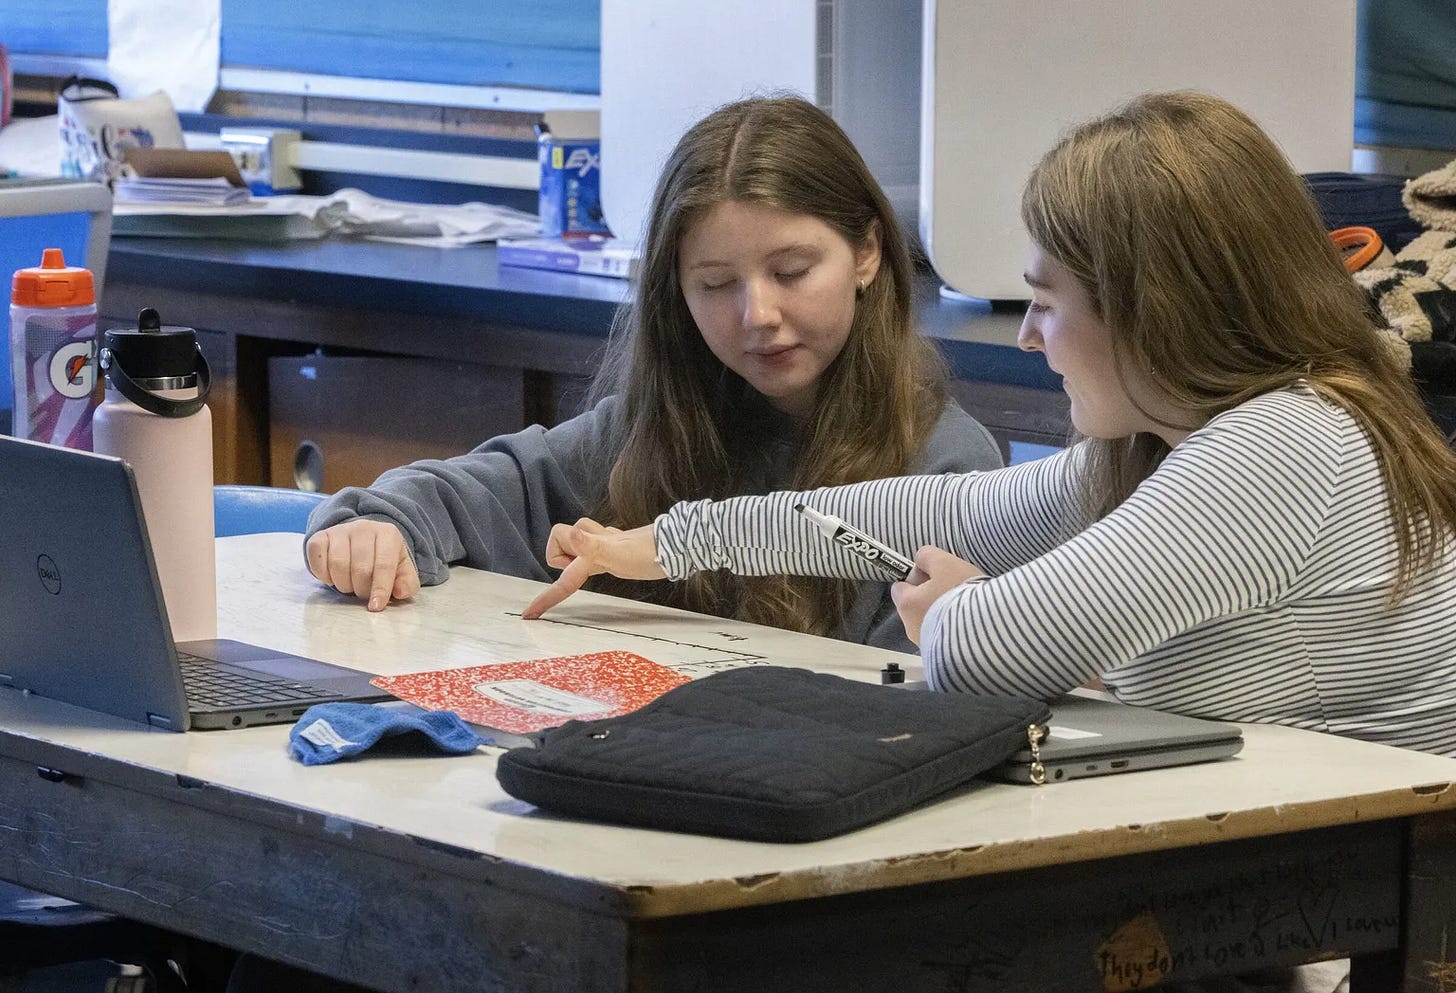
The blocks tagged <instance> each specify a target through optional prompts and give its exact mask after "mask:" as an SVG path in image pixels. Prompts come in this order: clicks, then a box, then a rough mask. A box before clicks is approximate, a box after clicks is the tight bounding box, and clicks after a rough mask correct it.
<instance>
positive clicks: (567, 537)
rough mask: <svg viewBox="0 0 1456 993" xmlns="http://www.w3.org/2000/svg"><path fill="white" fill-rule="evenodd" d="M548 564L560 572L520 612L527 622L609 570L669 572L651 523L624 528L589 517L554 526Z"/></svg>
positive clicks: (625, 575) (646, 574)
mask: <svg viewBox="0 0 1456 993" xmlns="http://www.w3.org/2000/svg"><path fill="white" fill-rule="evenodd" d="M546 564H547V565H549V566H551V568H553V569H560V570H561V575H560V576H559V577H557V579H556V582H554V583H552V584H551V585H550V586H548V587H547V588H546V589H544V590H542V591H541V594H540V595H539V596H537V597H536V599H534V600H532V601H531V602H530V604H528V605H527V607H526V609H525V610H523V611H521V616H522V617H523V618H525V619H526V620H528V621H529V620H535V619H536V618H537V617H540V616H541V615H542V614H544V613H546V611H548V610H550V609H551V608H552V607H554V606H556V605H557V604H558V603H560V602H561V601H562V600H565V599H566V598H567V597H569V596H571V594H573V593H575V592H576V591H577V590H579V589H581V587H582V585H583V584H584V583H585V582H586V581H587V580H588V579H590V578H591V577H592V576H595V575H597V574H598V573H602V572H610V573H611V574H612V575H614V576H618V577H620V578H622V579H662V578H664V577H665V576H666V575H667V573H665V572H663V571H662V566H660V565H658V564H657V539H656V537H654V536H653V533H652V525H651V524H647V525H644V526H643V527H640V528H633V529H632V530H631V531H623V530H621V529H619V528H609V527H605V526H603V525H601V524H598V523H597V522H596V521H594V520H592V519H591V518H589V517H583V518H582V519H581V520H579V521H577V522H576V523H575V524H557V525H555V526H554V527H552V528H551V538H550V539H549V540H548V541H547V543H546Z"/></svg>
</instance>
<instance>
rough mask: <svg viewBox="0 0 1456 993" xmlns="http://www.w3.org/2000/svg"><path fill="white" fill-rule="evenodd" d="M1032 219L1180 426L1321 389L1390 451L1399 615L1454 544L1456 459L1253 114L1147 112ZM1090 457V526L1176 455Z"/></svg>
mask: <svg viewBox="0 0 1456 993" xmlns="http://www.w3.org/2000/svg"><path fill="white" fill-rule="evenodd" d="M1021 214H1022V219H1023V221H1024V222H1025V224H1026V227H1027V230H1028V231H1029V232H1030V234H1031V238H1032V241H1034V242H1035V243H1036V244H1037V246H1038V247H1040V248H1041V249H1042V250H1043V251H1044V252H1046V253H1047V254H1048V255H1050V256H1051V257H1052V258H1054V259H1055V260H1056V261H1057V262H1059V263H1060V264H1061V265H1063V266H1065V267H1066V268H1067V269H1068V270H1069V271H1070V272H1071V273H1072V274H1073V276H1074V277H1075V278H1076V279H1077V280H1078V281H1079V282H1080V283H1081V284H1082V286H1083V287H1085V289H1086V290H1087V292H1088V293H1089V294H1090V295H1091V298H1092V301H1093V305H1094V307H1095V308H1096V311H1097V314H1098V316H1099V317H1100V318H1101V320H1102V321H1103V322H1104V323H1105V324H1106V325H1107V327H1108V328H1109V329H1110V331H1111V334H1112V342H1113V354H1114V357H1115V361H1116V365H1117V368H1118V373H1119V378H1120V379H1122V380H1123V386H1124V390H1125V391H1127V390H1126V387H1127V381H1128V379H1129V374H1130V373H1132V374H1135V375H1136V377H1137V378H1139V379H1141V380H1142V381H1144V382H1147V383H1151V384H1152V385H1153V386H1154V387H1155V388H1156V389H1157V390H1158V391H1160V392H1161V393H1162V394H1163V395H1164V396H1165V397H1166V399H1167V400H1169V401H1170V402H1171V405H1172V406H1173V407H1175V408H1176V409H1179V410H1182V411H1186V412H1188V414H1189V423H1187V424H1182V425H1176V426H1177V427H1182V428H1194V427H1197V426H1198V425H1200V424H1202V423H1204V422H1206V421H1207V420H1208V419H1209V418H1211V417H1213V416H1214V415H1216V414H1219V413H1221V412H1223V411H1225V410H1228V409H1230V408H1232V407H1235V406H1237V405H1239V404H1241V403H1243V402H1245V401H1247V400H1249V399H1252V398H1253V397H1256V396H1259V395H1261V394H1264V393H1268V392H1270V391H1271V390H1277V389H1280V388H1281V387H1286V386H1289V385H1292V384H1294V383H1298V382H1304V383H1307V384H1308V385H1309V386H1310V387H1311V388H1312V389H1313V390H1314V391H1315V392H1316V393H1318V394H1319V395H1320V396H1322V397H1324V398H1325V399H1326V400H1328V401H1330V402H1332V403H1335V404H1338V405H1339V406H1341V407H1343V408H1344V409H1345V410H1347V411H1349V413H1350V414H1351V416H1353V417H1354V418H1355V420H1356V421H1357V422H1358V423H1359V424H1360V426H1361V427H1362V428H1363V429H1364V430H1365V432H1366V433H1367V434H1368V435H1369V437H1370V438H1371V440H1372V442H1373V444H1374V446H1375V450H1376V453H1377V455H1378V457H1379V460H1380V464H1381V468H1382V472H1383V474H1384V478H1385V486H1386V494H1387V499H1388V501H1389V507H1390V513H1391V517H1392V520H1393V522H1394V527H1395V537H1396V541H1397V543H1398V547H1399V552H1400V570H1399V575H1398V577H1397V582H1396V585H1395V588H1394V591H1393V592H1392V597H1391V599H1392V603H1394V602H1397V601H1398V600H1399V598H1400V597H1401V596H1403V595H1404V593H1405V591H1406V590H1408V589H1409V587H1410V584H1411V582H1412V581H1413V579H1414V577H1415V576H1416V574H1417V573H1418V572H1419V571H1421V570H1424V569H1426V568H1429V567H1430V566H1431V564H1432V563H1433V562H1434V561H1435V559H1436V557H1437V556H1438V555H1439V554H1440V553H1441V552H1442V550H1443V549H1444V548H1445V545H1446V542H1447V541H1448V540H1449V536H1450V534H1451V532H1452V529H1453V528H1456V455H1453V453H1452V451H1451V450H1450V448H1448V447H1447V445H1446V443H1445V440H1444V439H1443V438H1442V437H1441V435H1440V433H1439V432H1438V431H1437V430H1436V428H1435V427H1434V425H1433V424H1432V423H1431V421H1430V418H1429V417H1427V415H1426V413H1425V410H1424V408H1423V407H1422V406H1421V402H1420V399H1419V396H1418V395H1417V393H1416V390H1415V386H1414V384H1413V382H1412V380H1411V377H1410V374H1409V371H1408V370H1407V368H1406V366H1405V365H1404V364H1403V363H1402V362H1401V361H1400V360H1399V358H1398V357H1397V353H1396V352H1395V351H1394V350H1393V349H1391V348H1390V347H1389V345H1388V344H1387V343H1386V342H1384V341H1382V339H1381V332H1380V331H1379V330H1378V329H1377V328H1376V326H1375V325H1374V324H1373V322H1372V319H1371V317H1370V314H1369V311H1368V309H1367V307H1366V304H1365V300H1364V297H1363V295H1362V293H1361V291H1360V289H1359V288H1358V287H1357V286H1356V285H1355V283H1354V281H1353V280H1351V279H1350V277H1349V275H1348V273H1347V271H1346V270H1345V268H1344V265H1343V264H1342V262H1341V260H1340V258H1339V256H1338V254H1337V252H1336V250H1335V247H1334V245H1333V243H1332V241H1331V240H1330V238H1329V237H1328V235H1327V234H1326V232H1325V230H1324V227H1323V225H1322V224H1321V222H1320V217H1319V214H1318V212H1317V210H1316V209H1315V207H1314V204H1313V202H1312V200H1311V198H1310V196H1309V192H1308V190H1307V188H1306V187H1305V185H1304V183H1303V182H1302V181H1301V180H1300V178H1299V176H1298V175H1296V174H1295V172H1294V170H1293V169H1292V168H1291V167H1290V165H1289V163H1288V161H1287V160H1286V159H1285V158H1284V156H1283V154H1282V153H1281V152H1280V151H1279V149H1278V147H1277V146H1276V145H1275V144H1274V142H1273V141H1272V140H1271V139H1270V138H1269V137H1268V135H1266V134H1265V133H1264V132H1263V131H1262V130H1261V129H1260V128H1259V126H1258V125H1257V124H1255V123H1254V122H1253V121H1252V120H1251V119H1250V118H1249V117H1248V116H1247V115H1245V114H1244V113H1242V112H1241V111H1239V110H1238V109H1237V108H1235V107H1233V106H1231V105H1230V104H1228V103H1226V102H1225V101H1223V100H1220V99H1218V98H1217V97H1213V96H1209V95H1207V94H1201V93H1192V92H1178V93H1157V94H1149V95H1146V96H1142V97H1139V98H1137V99H1135V100H1133V101H1132V102H1130V103H1129V104H1127V105H1126V106H1124V107H1122V108H1121V109H1119V110H1117V111H1114V112H1113V113H1111V114H1108V115H1106V116H1104V117H1101V118H1099V119H1097V120H1094V121H1091V122H1090V123H1087V124H1084V125H1082V126H1081V127H1078V128H1076V129H1075V130H1073V131H1072V132H1070V133H1069V134H1068V135H1067V136H1066V137H1064V138H1063V139H1062V140H1061V141H1060V142H1059V143H1058V144H1057V145H1056V146H1055V147H1054V148H1052V150H1051V151H1050V152H1048V153H1047V154H1046V155H1045V156H1044V157H1043V158H1042V160H1041V162H1040V163H1039V164H1038V165H1037V167H1036V169H1035V171H1034V172H1033V173H1032V175H1031V178H1030V180H1029V181H1028V182H1027V185H1026V190H1025V193H1024V194H1023V197H1022V203H1021ZM1127 392H1129V393H1130V394H1131V391H1127ZM1144 413H1146V411H1144ZM1087 444H1088V446H1089V458H1088V461H1087V477H1086V479H1085V484H1086V485H1085V493H1086V495H1087V507H1086V510H1087V512H1088V515H1089V519H1097V518H1099V517H1101V516H1103V515H1105V514H1106V513H1108V512H1109V511H1110V510H1112V509H1113V508H1114V507H1116V506H1117V505H1118V504H1120V503H1121V502H1122V501H1123V500H1125V499H1126V498H1127V496H1128V495H1129V494H1130V493H1131V492H1132V490H1133V488H1135V487H1136V486H1137V485H1138V483H1140V482H1141V481H1142V480H1143V479H1145V478H1147V477H1148V475H1150V474H1151V473H1152V472H1153V470H1154V469H1155V468H1156V467H1157V465H1158V463H1159V462H1160V461H1161V460H1162V459H1163V457H1164V456H1166V455H1167V452H1168V447H1167V445H1166V444H1165V443H1164V442H1163V441H1162V440H1161V439H1159V438H1157V437H1156V436H1154V435H1150V434H1140V435H1136V436H1134V437H1132V438H1127V439H1119V440H1100V439H1089V440H1088V442H1087Z"/></svg>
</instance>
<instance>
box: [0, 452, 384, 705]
mask: <svg viewBox="0 0 1456 993" xmlns="http://www.w3.org/2000/svg"><path fill="white" fill-rule="evenodd" d="M0 508H3V511H0V605H3V606H0V611H3V615H0V616H3V618H4V621H3V625H0V628H3V635H0V687H9V688H11V689H16V690H24V691H29V692H31V693H34V694H36V695H37V696H42V697H49V698H50V699H53V700H60V701H62V702H64V703H69V704H74V705H76V706H80V707H85V708H87V709H90V710H97V711H101V712H103V713H107V714H114V715H116V716H118V717H124V718H128V719H130V720H134V721H138V722H141V723H144V724H148V725H150V726H152V727H155V728H162V729H165V730H169V731H186V730H188V729H194V730H197V729H215V728H238V727H248V726H250V725H256V724H281V723H290V722H292V721H294V720H296V719H297V718H298V717H299V715H301V714H302V713H303V712H304V711H305V710H307V709H308V708H309V707H310V706H312V705H313V704H315V703H328V702H340V701H373V700H388V699H393V697H391V696H390V694H388V693H385V692H384V691H382V690H380V689H378V688H377V687H375V686H372V685H370V683H369V679H370V676H369V674H368V673H363V672H359V671H357V670H354V669H346V668H344V667H343V666H336V665H330V664H329V663H326V662H319V661H315V660H313V659H306V658H301V657H299V656H296V655H289V654H287V653H285V652H276V651H271V650H268V649H263V648H258V647H255V646H252V645H245V644H243V643H241V642H236V641H197V642H184V643H181V644H173V642H172V634H171V630H170V628H169V626H168V623H167V612H166V609H165V607H164V605H163V602H162V589H161V586H160V585H159V584H158V581H157V570H156V566H155V564H154V563H153V561H152V549H151V544H150V543H149V541H148V540H147V529H146V523H145V520H144V518H143V516H142V513H141V503H140V501H139V499H138V497H137V489H136V482H135V480H134V479H133V477H132V472H131V467H130V466H128V465H127V464H126V463H125V462H123V461H122V460H121V459H116V458H110V457H108V456H103V455H93V454H91V453H90V452H78V451H73V450H71V449H68V448H57V447H55V446H52V445H43V444H40V443H38V442H32V441H23V440H20V439H16V438H9V437H0Z"/></svg>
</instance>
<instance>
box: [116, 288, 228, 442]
mask: <svg viewBox="0 0 1456 993" xmlns="http://www.w3.org/2000/svg"><path fill="white" fill-rule="evenodd" d="M137 330H138V331H140V332H144V333H145V332H154V333H156V334H161V333H162V318H161V316H160V315H159V314H158V313H157V312H156V311H155V310H154V309H152V308H151V307H148V308H146V309H145V310H143V311H142V312H141V315H140V316H139V317H138V318H137ZM108 333H109V332H108ZM193 347H194V348H195V349H196V357H197V364H196V366H195V367H194V369H193V372H194V374H195V375H196V376H197V396H195V397H192V398H191V399H188V400H173V399H170V398H168V397H162V396H157V395H156V394H155V393H153V392H151V391H150V390H148V389H147V388H146V387H144V386H142V385H140V384H139V383H137V382H136V380H134V379H132V377H131V376H129V375H127V372H126V370H125V369H123V368H122V366H121V360H120V358H119V357H118V356H117V354H116V352H115V351H113V350H112V349H111V348H102V349H101V368H102V370H103V371H104V372H105V373H106V376H107V378H108V379H110V380H111V385H112V386H115V387H116V390H117V392H118V393H120V394H121V395H122V396H124V397H126V398H127V399H128V400H130V401H131V402H132V403H134V404H136V405H137V406H138V407H140V408H141V409H142V410H145V411H146V412H147V413H149V414H157V415H158V416H160V417H190V416H191V415H193V414H195V413H197V412H198V411H199V410H201V409H202V406H203V404H205V403H207V395H208V393H209V391H211V389H212V369H211V368H210V367H209V366H208V364H207V358H206V357H205V356H204V355H203V354H202V346H201V345H199V344H197V342H196V339H195V338H194V340H193ZM143 378H146V377H143Z"/></svg>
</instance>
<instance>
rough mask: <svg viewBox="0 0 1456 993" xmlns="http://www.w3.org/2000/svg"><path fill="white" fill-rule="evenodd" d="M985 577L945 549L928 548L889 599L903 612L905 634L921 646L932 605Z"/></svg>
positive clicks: (901, 616) (901, 618) (926, 547)
mask: <svg viewBox="0 0 1456 993" xmlns="http://www.w3.org/2000/svg"><path fill="white" fill-rule="evenodd" d="M984 575H985V573H983V572H981V570H980V569H978V568H976V567H975V566H974V565H972V564H971V563H969V562H967V561H966V560H965V559H961V558H957V557H956V556H954V555H952V554H951V553H950V552H947V551H946V550H945V549H943V548H936V547H935V546H934V545H926V546H925V547H924V548H922V549H920V551H918V552H916V553H915V570H914V571H913V572H911V573H910V575H909V577H908V578H906V580H905V581H904V582H903V583H895V584H894V585H893V586H891V587H890V599H891V600H893V601H895V607H896V609H898V610H899V611H900V620H901V622H903V623H904V625H905V634H906V636H907V637H909V639H910V640H911V641H913V642H914V643H915V644H917V645H919V644H920V626H921V625H922V624H924V623H925V615H926V613H927V612H928V611H929V610H930V605H931V604H933V603H934V602H935V601H937V600H939V599H940V598H941V596H942V595H943V594H944V593H945V592H946V591H947V590H949V589H952V588H954V587H956V586H959V585H961V584H962V583H964V582H965V581H966V580H968V579H975V578H976V577H978V576H984Z"/></svg>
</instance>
